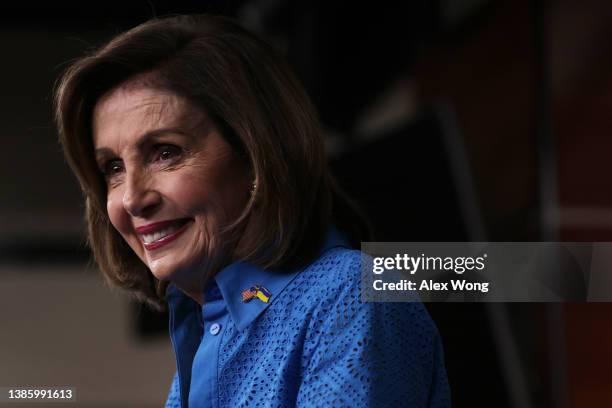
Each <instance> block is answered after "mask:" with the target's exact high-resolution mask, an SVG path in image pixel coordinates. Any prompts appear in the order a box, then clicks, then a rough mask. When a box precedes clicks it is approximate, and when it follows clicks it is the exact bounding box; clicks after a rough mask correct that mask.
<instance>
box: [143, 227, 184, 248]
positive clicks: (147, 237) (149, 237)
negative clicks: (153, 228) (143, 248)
mask: <svg viewBox="0 0 612 408" xmlns="http://www.w3.org/2000/svg"><path fill="white" fill-rule="evenodd" d="M179 227H180V225H173V226H170V227H166V228H164V229H162V230H159V231H157V232H154V233H152V234H142V240H143V241H144V243H145V244H150V243H152V242H155V241H157V240H159V239H161V238H163V237H165V236H167V235H170V234H172V233H173V232H174V231H176V230H178V229H179Z"/></svg>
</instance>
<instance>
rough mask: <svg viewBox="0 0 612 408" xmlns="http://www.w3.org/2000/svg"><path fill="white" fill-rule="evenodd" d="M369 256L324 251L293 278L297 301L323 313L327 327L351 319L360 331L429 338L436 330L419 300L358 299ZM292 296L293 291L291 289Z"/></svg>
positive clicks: (433, 335) (339, 250) (316, 312)
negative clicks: (404, 333)
mask: <svg viewBox="0 0 612 408" xmlns="http://www.w3.org/2000/svg"><path fill="white" fill-rule="evenodd" d="M370 262H371V257H370V256H369V255H367V254H365V253H363V252H361V251H358V250H350V249H346V248H339V247H337V248H333V249H330V250H328V251H326V252H325V253H324V254H322V255H321V256H320V257H319V258H317V259H316V260H315V261H314V262H313V263H312V264H310V265H309V266H308V267H307V268H305V269H304V271H303V272H302V273H300V274H299V275H298V277H297V278H296V279H295V281H294V284H295V285H293V289H294V290H297V292H298V293H299V295H298V296H295V297H294V299H297V300H296V301H297V302H300V301H301V302H306V303H307V306H308V309H311V310H314V312H315V314H318V315H321V316H324V320H325V321H327V322H329V323H330V325H331V326H335V327H338V326H342V325H343V324H342V322H341V321H340V320H344V319H346V318H353V319H357V321H360V323H361V324H359V325H357V326H358V327H361V328H362V329H363V330H375V329H376V328H381V329H382V328H384V329H389V328H390V327H389V326H395V327H394V329H395V330H400V331H403V330H408V331H410V332H411V333H412V334H413V335H415V334H417V332H420V335H419V336H418V337H422V338H424V339H430V338H432V337H435V336H436V334H437V333H436V332H437V329H436V327H435V325H434V324H433V321H432V320H431V318H430V316H429V313H428V312H427V310H426V309H425V307H424V306H423V304H422V303H420V302H418V301H415V302H404V303H398V302H396V303H392V302H365V301H363V299H362V296H361V291H362V267H364V266H365V267H366V270H367V266H368V265H369V263H370ZM294 295H295V292H294Z"/></svg>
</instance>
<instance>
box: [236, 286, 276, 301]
mask: <svg viewBox="0 0 612 408" xmlns="http://www.w3.org/2000/svg"><path fill="white" fill-rule="evenodd" d="M271 296H272V293H270V291H269V290H268V289H266V288H264V287H263V286H261V285H255V286H251V287H250V288H248V289H245V290H243V291H242V302H243V303H248V302H250V301H251V300H253V299H255V298H258V299H259V300H261V301H262V302H264V303H268V301H269V300H270V297H271Z"/></svg>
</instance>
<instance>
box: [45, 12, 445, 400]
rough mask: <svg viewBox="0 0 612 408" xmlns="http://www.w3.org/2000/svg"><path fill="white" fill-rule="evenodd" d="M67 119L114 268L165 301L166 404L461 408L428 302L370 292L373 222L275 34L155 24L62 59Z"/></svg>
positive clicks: (97, 236) (96, 246)
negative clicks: (170, 373) (172, 367)
mask: <svg viewBox="0 0 612 408" xmlns="http://www.w3.org/2000/svg"><path fill="white" fill-rule="evenodd" d="M56 120H57V123H58V128H59V133H60V140H61V143H62V145H63V147H64V152H65V155H66V158H67V161H68V163H69V164H70V166H71V168H72V169H73V171H74V172H75V174H76V176H77V178H78V179H79V182H80V184H81V187H82V189H83V191H84V194H85V198H86V208H87V221H88V226H89V242H90V245H91V248H92V250H93V252H94V255H95V257H96V260H97V263H98V264H99V266H100V268H101V270H102V271H103V273H104V275H105V277H106V278H107V280H108V281H110V282H111V283H113V284H115V285H118V286H121V287H123V288H126V289H127V290H129V291H130V292H132V293H133V294H135V295H136V296H137V297H138V298H140V299H142V300H144V301H147V302H148V303H150V304H152V305H156V306H159V307H164V305H165V304H166V303H167V305H168V307H169V310H170V334H171V338H172V343H173V346H174V351H175V353H176V362H177V374H176V375H175V377H174V381H173V383H172V386H171V390H170V395H169V396H168V400H167V405H166V406H168V407H178V406H182V407H187V406H190V407H208V406H214V407H237V406H307V407H309V406H313V407H320V406H410V407H412V406H414V407H416V406H419V407H420V406H431V407H434V406H435V407H437V406H447V405H449V399H448V398H449V397H448V386H447V382H446V376H445V371H444V366H443V363H442V354H441V346H440V341H439V337H438V334H437V331H436V328H435V326H434V325H433V323H432V322H431V320H430V318H429V317H428V315H427V313H426V311H425V310H424V308H423V306H422V305H420V304H418V303H406V304H391V303H389V304H385V303H361V302H360V300H359V265H360V256H361V253H360V252H359V251H357V250H352V249H351V248H354V247H358V245H359V242H360V241H362V240H367V234H366V231H367V228H365V224H364V223H363V221H362V219H361V218H360V217H359V216H358V214H357V212H355V211H354V210H353V207H352V206H351V205H350V204H349V203H348V201H347V200H346V199H345V198H343V196H342V195H341V194H340V193H339V192H338V189H337V188H336V187H335V186H334V184H333V182H332V179H331V176H330V175H329V171H328V168H327V165H326V161H325V155H324V150H323V142H322V139H321V132H320V129H319V127H318V122H317V118H316V114H315V112H314V109H313V107H312V105H311V103H310V102H309V100H308V98H307V96H306V95H305V93H304V91H303V89H302V87H301V86H300V85H299V83H298V82H297V80H296V79H295V78H294V76H293V75H292V73H291V72H290V70H289V69H288V67H287V65H286V64H285V63H284V62H283V61H282V59H281V58H280V57H279V56H277V54H276V53H275V52H274V51H273V50H272V49H271V48H270V47H269V46H267V45H266V44H265V43H263V42H262V41H260V40H259V39H257V38H255V37H254V36H253V35H251V34H250V33H248V32H247V31H245V30H244V29H242V28H240V27H239V26H238V25H237V24H235V23H234V22H232V21H231V20H229V19H225V18H221V17H213V16H182V17H172V18H165V19H158V20H152V21H149V22H147V23H145V24H142V25H140V26H138V27H136V28H134V29H132V30H130V31H128V32H126V33H124V34H121V35H119V36H118V37H116V38H115V39H113V40H112V41H111V42H110V43H108V44H107V45H106V46H104V47H102V48H101V49H99V50H97V51H95V52H94V53H93V54H92V55H89V56H86V57H84V58H82V59H80V60H78V61H77V62H76V63H74V64H73V65H72V66H71V67H70V68H69V69H68V70H67V72H66V73H65V74H64V76H63V78H62V80H61V82H60V83H59V86H58V89H57V94H56Z"/></svg>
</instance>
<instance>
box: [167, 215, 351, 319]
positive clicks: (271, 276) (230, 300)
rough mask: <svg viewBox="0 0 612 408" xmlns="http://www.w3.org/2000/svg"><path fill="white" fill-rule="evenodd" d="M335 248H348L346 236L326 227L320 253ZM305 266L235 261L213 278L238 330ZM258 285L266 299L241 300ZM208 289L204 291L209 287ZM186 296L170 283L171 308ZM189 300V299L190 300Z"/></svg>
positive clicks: (262, 309)
mask: <svg viewBox="0 0 612 408" xmlns="http://www.w3.org/2000/svg"><path fill="white" fill-rule="evenodd" d="M335 247H346V248H349V244H348V241H347V240H346V238H345V236H344V235H343V234H342V233H341V232H340V231H338V230H337V229H336V228H335V227H331V228H329V230H328V232H327V236H326V239H325V243H324V245H323V247H322V248H321V251H320V252H319V256H321V255H322V254H323V253H325V252H327V251H329V250H330V249H332V248H335ZM303 270H304V268H301V269H295V270H290V271H285V272H281V271H271V270H267V269H263V268H261V267H259V266H257V265H253V264H251V263H248V262H234V263H232V264H230V265H228V266H226V267H225V268H223V269H222V270H221V271H220V272H219V273H218V274H217V275H216V276H215V278H214V280H215V283H216V284H217V286H218V288H219V291H220V292H221V295H222V296H223V300H224V301H225V304H226V306H227V310H228V312H229V314H230V316H231V317H232V320H233V321H234V323H235V324H236V328H237V329H238V330H239V331H242V330H244V329H245V328H246V327H248V326H249V325H250V324H251V323H252V322H253V321H254V320H255V319H256V318H257V317H258V316H259V315H260V314H262V313H263V312H264V311H265V310H266V309H267V308H268V306H270V305H271V304H273V303H274V302H275V301H276V299H277V298H278V297H279V296H280V294H281V293H282V292H283V290H284V289H285V288H286V287H287V286H288V285H289V284H290V283H291V281H293V279H295V277H296V276H298V275H299V273H300V272H302V271H303ZM255 285H259V286H260V287H263V288H264V289H266V290H267V291H268V292H269V295H270V296H269V299H268V302H264V301H262V300H260V299H259V298H254V299H252V300H251V301H249V302H243V301H242V292H243V291H244V290H248V289H249V288H251V287H253V286H255ZM208 289H209V288H207V289H206V290H208ZM177 296H178V297H183V298H187V296H186V295H185V294H183V293H182V292H181V291H180V290H179V289H178V288H176V286H174V285H169V287H168V299H169V304H170V307H171V308H172V307H175V306H176V305H178V304H180V303H183V302H184V301H185V299H182V301H178V302H177V300H178V299H175V297H177ZM189 300H191V299H189Z"/></svg>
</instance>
